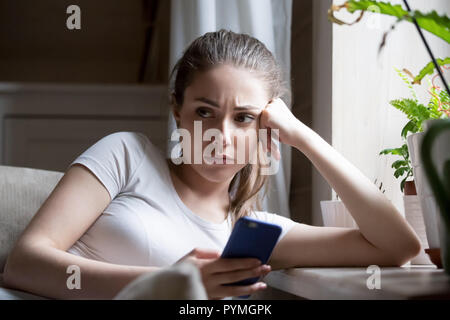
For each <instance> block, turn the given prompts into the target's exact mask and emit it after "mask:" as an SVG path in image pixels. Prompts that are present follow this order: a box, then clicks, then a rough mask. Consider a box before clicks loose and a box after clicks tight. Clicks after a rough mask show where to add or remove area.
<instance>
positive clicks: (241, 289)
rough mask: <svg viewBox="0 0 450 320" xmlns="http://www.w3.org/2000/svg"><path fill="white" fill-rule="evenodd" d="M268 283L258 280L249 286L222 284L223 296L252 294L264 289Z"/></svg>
mask: <svg viewBox="0 0 450 320" xmlns="http://www.w3.org/2000/svg"><path fill="white" fill-rule="evenodd" d="M265 288H267V285H266V284H265V283H264V282H256V283H254V284H252V285H248V286H222V288H221V294H220V296H221V297H237V296H244V295H250V294H252V293H255V292H256V291H259V290H264V289H265Z"/></svg>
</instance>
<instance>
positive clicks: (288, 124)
mask: <svg viewBox="0 0 450 320" xmlns="http://www.w3.org/2000/svg"><path fill="white" fill-rule="evenodd" d="M259 127H260V129H264V128H268V129H269V130H268V135H269V137H268V139H267V141H268V142H269V141H271V143H270V144H269V143H267V144H268V146H267V148H266V146H264V144H263V148H264V151H266V152H267V151H268V152H271V153H273V154H274V156H275V159H277V160H280V151H279V150H278V147H277V145H276V144H275V143H273V142H272V139H274V138H275V139H276V136H275V132H274V131H273V130H272V129H278V130H279V137H278V139H279V141H280V142H282V143H285V144H288V145H291V146H295V147H297V144H298V141H297V140H298V133H299V130H302V129H306V130H307V126H306V125H304V124H303V123H302V122H301V121H300V120H298V119H297V118H296V117H295V116H294V115H293V114H292V112H291V110H289V108H288V107H287V106H286V104H285V103H284V101H283V100H281V99H280V98H277V99H274V100H271V101H269V103H268V104H267V105H266V107H265V109H264V110H263V111H262V112H261V114H260V118H259ZM305 132H307V131H305Z"/></svg>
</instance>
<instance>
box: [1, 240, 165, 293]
mask: <svg viewBox="0 0 450 320" xmlns="http://www.w3.org/2000/svg"><path fill="white" fill-rule="evenodd" d="M70 265H76V266H78V267H79V270H80V287H81V288H80V289H76V288H74V289H69V287H68V285H67V282H68V279H69V277H71V276H72V275H74V272H73V271H71V272H69V273H67V268H68V266H70ZM158 269H159V268H158V267H139V266H125V265H117V264H112V263H106V262H101V261H96V260H90V259H87V258H84V257H79V256H76V255H73V254H70V253H68V252H65V251H63V250H60V249H57V248H54V247H52V246H50V245H46V244H36V245H32V244H26V245H21V246H20V248H19V247H16V249H15V251H14V253H13V255H12V256H10V257H8V261H7V264H6V266H5V273H4V279H3V280H4V285H5V286H6V287H9V288H12V289H18V290H23V291H27V292H31V293H34V294H36V295H40V296H44V297H48V298H55V299H112V298H113V297H114V296H115V295H116V294H117V293H118V292H119V291H120V290H121V289H122V288H123V287H125V286H126V285H127V284H128V283H129V282H131V281H132V280H134V279H135V278H137V277H138V276H140V275H141V274H144V273H146V272H152V271H156V270H158ZM72 279H73V277H72V278H70V279H69V283H70V284H73V283H74V282H73V281H70V280H72ZM71 287H73V286H71Z"/></svg>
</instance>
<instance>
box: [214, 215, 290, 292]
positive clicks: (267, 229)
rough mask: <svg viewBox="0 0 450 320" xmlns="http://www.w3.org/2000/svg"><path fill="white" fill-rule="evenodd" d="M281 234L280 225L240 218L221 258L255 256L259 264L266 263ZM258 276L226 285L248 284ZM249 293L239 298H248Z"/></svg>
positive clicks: (254, 281) (256, 279)
mask: <svg viewBox="0 0 450 320" xmlns="http://www.w3.org/2000/svg"><path fill="white" fill-rule="evenodd" d="M280 234H281V227H280V226H278V225H276V224H272V223H268V222H264V221H260V220H257V219H253V218H250V217H242V218H240V219H239V220H238V221H237V222H236V224H235V226H234V228H233V231H232V232H231V235H230V238H229V239H228V242H227V244H226V246H225V248H224V250H223V252H222V256H221V257H222V258H257V259H259V260H260V261H261V264H265V263H267V261H268V260H269V258H270V255H271V254H272V251H273V249H274V247H275V245H276V243H277V241H278V237H279V236H280ZM258 279H259V277H255V278H248V279H245V280H241V281H238V282H234V283H229V284H226V285H250V284H253V283H256V282H257V281H258ZM248 297H249V295H246V296H241V297H240V298H248Z"/></svg>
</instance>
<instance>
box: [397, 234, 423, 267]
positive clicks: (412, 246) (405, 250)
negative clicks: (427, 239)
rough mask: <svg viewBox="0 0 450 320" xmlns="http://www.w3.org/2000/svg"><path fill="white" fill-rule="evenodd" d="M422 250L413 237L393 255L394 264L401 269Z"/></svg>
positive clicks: (418, 241) (417, 240) (418, 242)
mask: <svg viewBox="0 0 450 320" xmlns="http://www.w3.org/2000/svg"><path fill="white" fill-rule="evenodd" d="M421 250H422V244H421V243H420V240H419V239H418V238H417V237H416V236H413V237H411V239H410V240H408V241H406V242H405V244H404V245H403V246H401V247H400V248H399V250H398V251H397V252H396V253H395V254H394V264H395V266H397V267H401V266H402V265H404V264H405V263H407V262H408V261H410V260H411V259H413V258H414V257H416V256H417V255H418V254H419V253H420V251H421Z"/></svg>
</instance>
